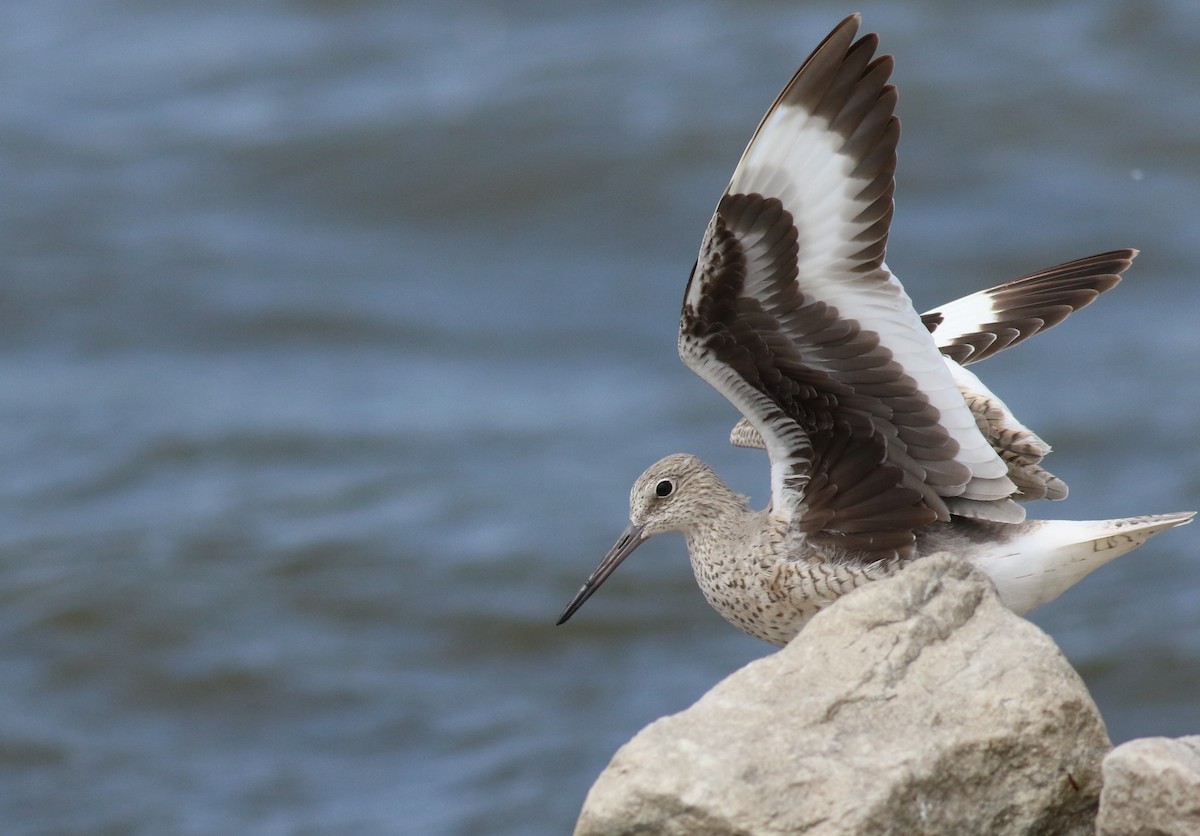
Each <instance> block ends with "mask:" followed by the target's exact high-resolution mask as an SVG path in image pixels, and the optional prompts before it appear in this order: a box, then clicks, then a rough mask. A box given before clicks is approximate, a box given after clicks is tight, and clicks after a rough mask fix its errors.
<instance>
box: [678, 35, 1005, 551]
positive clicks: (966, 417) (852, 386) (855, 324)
mask: <svg viewBox="0 0 1200 836" xmlns="http://www.w3.org/2000/svg"><path fill="white" fill-rule="evenodd" d="M857 28H858V16H857V15H855V16H852V17H850V18H847V19H846V20H844V21H843V22H842V23H841V24H840V25H839V26H838V27H837V28H836V29H835V30H834V31H833V32H832V33H831V34H830V35H829V37H828V38H826V39H825V41H824V42H823V43H822V44H821V46H819V47H818V48H817V50H816V51H815V52H814V53H813V54H812V55H811V56H810V57H809V58H808V60H807V61H805V63H804V65H803V66H802V67H801V68H800V70H799V71H798V72H797V73H796V75H795V76H794V77H793V78H792V80H791V82H790V83H789V84H788V85H787V87H786V88H785V89H784V91H783V92H782V93H781V94H780V96H779V98H778V99H776V101H775V103H774V104H773V105H772V107H771V109H770V111H768V113H767V115H766V116H765V117H764V119H763V121H762V123H761V124H760V125H759V127H758V130H757V131H756V132H755V135H754V137H753V139H752V140H751V142H750V145H749V146H748V147H747V149H746V151H745V153H744V154H743V156H742V159H741V162H740V163H739V164H738V167H737V169H736V171H735V172H734V175H733V178H732V180H731V181H730V184H729V187H728V189H727V190H726V193H725V195H724V196H723V197H722V198H721V201H720V203H719V204H718V206H717V209H716V212H715V213H714V215H713V218H712V220H711V222H710V223H709V227H708V230H707V232H706V234H705V237H704V241H703V243H702V245H701V249H700V256H699V259H698V261H697V264H696V267H695V268H694V270H693V271H692V276H691V279H690V280H689V282H688V288H687V291H686V293H685V296H684V304H683V312H682V316H681V321H680V336H679V352H680V356H681V357H682V358H683V361H684V362H685V363H686V364H687V365H688V366H689V367H690V368H691V369H693V370H694V371H695V372H696V373H697V374H699V375H700V376H701V377H703V378H704V379H705V380H707V381H708V382H709V383H710V384H712V385H713V386H714V387H715V388H716V389H717V390H718V391H719V392H721V394H723V395H724V396H725V397H727V398H728V399H729V400H730V401H731V402H732V403H733V404H734V405H735V406H736V407H737V408H738V409H739V410H740V411H741V412H742V414H743V415H744V416H745V417H746V418H747V420H748V421H749V422H750V424H751V425H752V426H753V428H754V430H755V431H757V432H758V434H759V435H760V437H761V438H762V439H763V441H764V443H765V445H766V449H767V452H768V455H769V456H770V459H771V493H772V512H773V513H774V514H776V515H777V516H780V517H782V518H784V519H787V520H790V521H792V522H793V523H794V524H795V526H796V527H797V528H798V529H799V530H801V531H804V532H805V533H807V534H808V535H810V536H813V537H816V538H818V539H823V540H824V541H825V542H826V543H828V544H829V545H836V546H841V547H844V548H845V549H846V550H848V551H866V552H872V551H875V552H880V553H882V552H884V551H887V550H895V549H902V548H904V547H905V546H907V545H908V544H910V543H911V542H912V540H913V535H912V532H913V529H915V528H917V527H920V526H922V525H925V524H927V523H929V522H932V521H933V520H935V519H948V518H949V515H950V514H951V513H956V514H964V515H970V516H976V517H981V518H985V519H995V520H1003V521H1006V522H1015V521H1019V520H1020V519H1022V518H1023V516H1024V513H1023V512H1022V511H1021V510H1020V508H1019V506H1017V505H1015V503H1013V502H1012V501H1011V499H1010V497H1011V496H1012V494H1013V493H1014V492H1015V491H1016V488H1015V486H1014V485H1013V483H1012V482H1011V481H1010V480H1009V479H1008V477H1007V476H1006V475H1005V473H1006V467H1005V465H1004V463H1003V462H1002V461H1001V460H1000V458H999V457H998V456H997V455H996V453H995V452H994V451H993V450H992V449H991V447H990V446H989V445H988V443H987V441H986V440H985V439H984V437H983V436H982V435H981V433H980V432H979V429H978V427H977V426H976V423H975V420H974V418H973V417H972V415H971V412H970V410H968V408H967V406H966V404H965V403H964V402H963V398H962V395H961V394H959V391H958V387H957V385H956V383H955V381H954V379H953V377H952V376H951V374H950V373H949V371H948V370H947V368H946V366H945V364H944V363H943V361H942V358H941V356H940V355H939V353H938V351H937V347H936V346H935V345H934V342H933V339H932V337H931V336H930V334H929V330H928V328H927V327H926V326H925V325H924V324H923V323H922V321H921V319H920V317H919V316H918V315H917V313H916V311H915V310H913V307H912V304H911V302H910V301H909V298H908V296H907V295H906V294H905V293H904V290H903V288H902V287H901V286H900V283H899V282H898V281H897V280H896V279H895V278H894V277H893V276H892V275H891V273H890V272H889V271H888V269H887V266H886V265H885V264H884V262H883V258H884V251H885V249H886V246H887V234H888V226H889V223H890V221H891V216H892V192H893V187H894V183H893V177H894V172H895V164H896V142H897V140H898V138H899V121H898V120H897V119H896V117H895V115H894V113H893V110H894V107H895V101H896V95H895V90H894V88H892V87H891V86H890V85H889V84H887V79H888V76H889V75H890V73H891V68H892V59H891V57H890V56H883V57H880V58H878V59H875V58H874V57H873V56H874V52H875V49H876V46H877V44H878V39H877V38H876V37H875V36H874V35H867V36H865V37H863V38H861V39H860V40H858V41H854V36H855V33H856V31H857Z"/></svg>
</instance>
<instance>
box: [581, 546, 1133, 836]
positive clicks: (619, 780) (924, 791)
mask: <svg viewBox="0 0 1200 836" xmlns="http://www.w3.org/2000/svg"><path fill="white" fill-rule="evenodd" d="M1110 748H1111V744H1110V743H1109V740H1108V736H1107V733H1106V732H1105V729H1104V724H1103V722H1102V721H1101V719H1100V716H1099V714H1098V712H1097V711H1096V707H1095V704H1094V703H1093V702H1092V700H1091V697H1090V696H1089V695H1088V692H1087V690H1086V688H1085V687H1084V685H1083V683H1082V682H1081V681H1080V679H1079V677H1078V675H1077V674H1076V673H1075V671H1074V670H1073V669H1072V668H1071V666H1070V665H1069V664H1068V663H1067V661H1066V660H1065V659H1064V658H1063V656H1062V654H1061V653H1060V651H1059V650H1058V647H1057V646H1056V645H1055V644H1054V643H1053V642H1052V641H1051V640H1050V639H1049V638H1048V637H1047V636H1046V635H1045V634H1044V633H1042V632H1041V631H1040V630H1038V629H1037V628H1036V627H1035V626H1034V625H1032V624H1030V623H1029V622H1027V621H1025V620H1023V619H1021V618H1019V617H1018V616H1016V615H1013V614H1012V613H1011V612H1010V611H1009V610H1007V609H1005V608H1004V607H1003V605H1001V604H1000V602H999V600H998V599H997V597H996V595H995V592H994V591H993V589H992V586H991V583H990V582H989V581H988V580H987V579H986V578H985V577H984V576H983V575H981V574H979V573H978V572H976V571H975V570H974V569H972V568H971V567H970V566H968V565H967V564H965V563H963V562H961V561H960V560H958V559H956V558H953V557H950V556H947V555H935V556H932V557H929V558H925V559H922V560H919V561H916V562H915V563H914V564H913V566H912V567H910V568H909V569H906V570H905V571H903V572H901V573H899V574H898V575H897V576H895V577H893V578H890V579H888V580H884V581H878V582H875V583H872V584H869V585H868V586H866V587H863V588H861V589H859V590H856V591H855V592H853V593H852V594H850V595H847V596H845V597H844V598H842V599H841V600H839V601H838V602H837V603H835V604H834V605H832V606H831V607H829V608H828V609H826V610H825V611H823V612H822V613H820V614H819V615H818V616H817V617H816V618H814V619H813V621H812V622H811V623H810V624H809V626H808V627H807V628H805V629H804V630H803V631H802V632H801V633H800V635H799V636H797V637H796V639H794V640H793V641H792V642H791V644H789V645H788V646H787V647H785V648H784V649H783V650H781V651H779V652H778V653H775V654H773V655H771V656H767V657H766V658H763V659H760V660H758V661H755V662H752V663H751V664H749V665H747V666H746V667H744V668H742V669H741V670H740V671H737V672H736V673H734V674H733V675H731V676H730V677H728V678H727V679H725V680H724V681H723V682H721V683H719V684H718V685H717V686H716V687H714V688H713V689H712V690H711V691H709V692H708V693H707V694H706V695H705V696H704V697H703V698H701V699H700V701H699V702H697V703H696V704H695V705H694V706H692V707H691V708H689V709H687V710H686V711H683V712H681V713H679V714H676V715H673V716H670V717H664V718H663V719H661V720H658V721H656V722H654V723H652V724H650V725H649V726H647V727H646V728H645V729H643V730H642V731H641V732H640V733H639V734H638V735H637V736H636V737H634V738H633V740H631V741H630V742H629V743H627V744H626V745H625V746H623V747H621V749H620V750H619V751H618V752H617V754H616V755H615V756H614V757H613V759H612V762H611V763H610V764H609V766H608V768H607V769H606V770H605V771H604V772H603V774H601V775H600V777H599V779H598V780H597V781H596V783H595V785H594V786H593V787H592V789H591V792H590V793H589V794H588V797H587V800H586V802H585V804H584V808H583V812H582V814H581V816H580V818H579V822H578V824H577V826H576V831H575V832H576V833H577V834H580V835H581V836H599V834H618V833H662V834H733V833H736V834H766V833H801V832H802V833H807V834H824V833H838V834H844V833H872V834H875V833H880V834H886V833H894V834H910V833H955V834H968V833H986V834H998V833H1091V832H1092V830H1093V827H1094V822H1095V815H1096V806H1097V799H1098V796H1099V793H1100V760H1101V758H1103V756H1104V755H1105V753H1106V752H1108V750H1109V749H1110Z"/></svg>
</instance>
